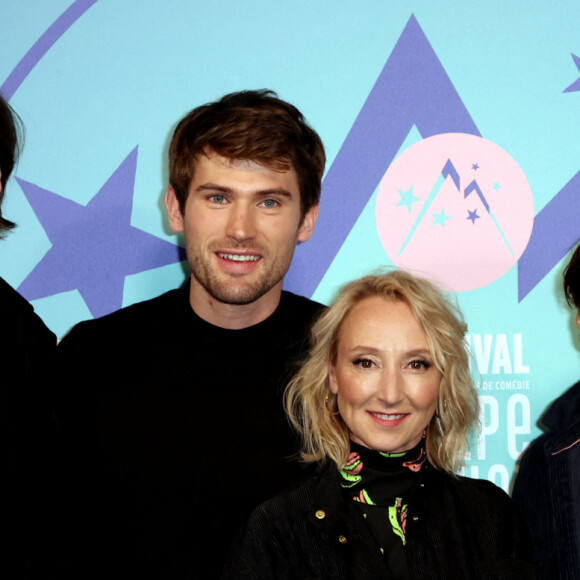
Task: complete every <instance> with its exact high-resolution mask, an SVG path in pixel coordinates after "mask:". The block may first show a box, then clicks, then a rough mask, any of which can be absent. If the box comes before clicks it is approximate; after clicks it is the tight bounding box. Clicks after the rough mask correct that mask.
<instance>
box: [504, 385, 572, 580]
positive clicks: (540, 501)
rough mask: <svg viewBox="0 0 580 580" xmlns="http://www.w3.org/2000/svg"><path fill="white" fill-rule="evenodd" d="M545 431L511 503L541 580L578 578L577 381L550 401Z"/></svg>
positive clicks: (529, 452) (523, 466)
mask: <svg viewBox="0 0 580 580" xmlns="http://www.w3.org/2000/svg"><path fill="white" fill-rule="evenodd" d="M542 423H543V424H544V425H545V427H547V428H548V431H547V432H546V433H544V434H543V435H541V436H540V437H538V438H537V439H535V440H534V441H533V442H532V443H531V444H530V445H529V446H528V448H527V449H526V450H525V451H524V454H523V456H522V458H521V461H520V465H519V470H518V474H517V476H516V480H515V484H514V491H513V499H514V501H515V502H516V503H517V504H518V506H519V508H520V510H521V513H522V517H523V519H524V522H525V524H526V525H527V528H528V530H529V533H530V536H531V539H532V543H533V546H534V557H535V560H536V562H537V564H538V567H539V568H540V570H541V575H540V578H542V580H568V579H573V578H580V530H578V522H580V382H578V383H576V384H575V385H574V386H572V387H571V388H570V389H569V390H568V391H566V392H565V393H564V394H563V395H562V396H560V397H559V398H558V399H556V400H555V401H554V403H552V405H551V406H550V408H549V410H548V411H547V413H546V414H545V415H544V417H543V419H542Z"/></svg>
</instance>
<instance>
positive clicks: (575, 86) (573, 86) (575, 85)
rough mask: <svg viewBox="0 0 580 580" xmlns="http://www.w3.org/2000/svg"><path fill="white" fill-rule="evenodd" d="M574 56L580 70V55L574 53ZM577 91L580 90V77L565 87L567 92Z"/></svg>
mask: <svg viewBox="0 0 580 580" xmlns="http://www.w3.org/2000/svg"><path fill="white" fill-rule="evenodd" d="M572 58H573V59H574V64H576V68H577V69H578V71H579V72H580V57H578V56H576V55H575V54H572ZM575 91H580V79H578V80H577V81H575V82H573V83H572V84H571V85H570V86H569V87H568V88H567V89H564V92H565V93H574V92H575Z"/></svg>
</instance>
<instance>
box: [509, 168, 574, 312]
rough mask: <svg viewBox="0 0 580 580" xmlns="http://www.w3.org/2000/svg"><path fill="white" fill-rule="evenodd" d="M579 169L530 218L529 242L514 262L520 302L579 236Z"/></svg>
mask: <svg viewBox="0 0 580 580" xmlns="http://www.w3.org/2000/svg"><path fill="white" fill-rule="evenodd" d="M578 216H580V171H579V172H578V173H576V175H575V176H574V177H573V178H572V179H571V180H570V181H569V182H568V183H567V184H566V185H565V186H564V187H563V188H562V189H561V190H560V191H559V192H558V193H557V194H556V195H555V196H554V197H553V198H552V199H551V200H550V201H549V202H548V203H547V204H546V206H545V207H544V208H543V209H542V211H540V212H539V213H538V214H537V215H536V217H535V219H534V229H533V230H532V236H531V238H530V242H529V243H528V246H527V248H526V251H525V252H524V253H523V255H522V257H521V258H520V260H519V262H518V300H519V302H521V301H522V300H523V299H524V298H525V297H526V296H527V295H528V294H529V293H530V292H531V291H532V290H533V289H534V288H535V287H536V285H537V284H538V283H539V282H540V281H541V280H542V279H543V278H544V276H545V275H546V274H547V273H548V272H549V271H550V270H551V269H552V268H553V267H554V266H555V265H556V264H557V263H558V262H559V261H560V260H561V259H562V258H563V257H564V256H565V255H566V252H568V251H569V250H570V248H571V247H572V246H573V245H574V244H575V243H576V242H577V241H578V238H580V227H579V226H578Z"/></svg>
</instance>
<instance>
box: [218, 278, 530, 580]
mask: <svg viewBox="0 0 580 580" xmlns="http://www.w3.org/2000/svg"><path fill="white" fill-rule="evenodd" d="M465 331H466V325H465V324H464V323H463V321H462V319H461V314H460V313H459V311H458V310H457V309H456V308H455V307H454V306H453V305H452V304H451V303H450V302H449V301H448V300H447V299H446V298H445V297H444V296H443V295H442V294H441V293H440V292H439V291H438V290H437V289H436V288H435V287H434V286H433V285H432V284H431V283H429V282H428V281H426V280H423V279H420V278H417V277H414V276H412V275H411V274H408V273H405V272H403V271H393V272H390V273H388V274H385V275H382V276H368V277H366V278H363V279H361V280H358V281H355V282H352V283H350V284H349V285H347V286H346V287H345V289H344V290H343V291H342V293H341V294H340V296H339V298H338V300H337V301H336V302H335V304H334V305H333V306H331V307H330V308H329V309H328V310H326V311H325V312H324V314H323V315H322V316H321V318H320V319H319V320H318V322H317V323H316V324H315V325H314V328H313V330H312V339H311V345H312V348H311V350H310V353H309V356H308V359H307V360H306V362H305V363H304V365H303V366H302V368H301V370H300V371H299V373H298V374H297V375H296V376H295V377H294V379H293V380H292V382H291V383H290V385H289V386H288V389H287V392H286V411H287V413H288V416H289V419H290V421H291V423H292V424H293V426H294V427H295V428H296V429H297V430H298V432H299V433H300V435H301V436H302V441H303V447H302V459H303V460H304V461H306V462H310V463H316V464H318V465H319V467H320V469H319V471H318V474H317V475H316V476H314V477H313V478H312V479H310V480H309V481H308V482H306V483H305V484H303V485H302V486H301V487H299V488H297V489H294V490H292V491H289V492H287V493H285V494H284V495H282V496H279V497H277V498H275V499H273V500H270V501H269V502H267V503H265V504H262V505H261V506H260V507H258V508H257V510H256V511H255V512H254V513H253V515H252V517H251V519H250V521H249V523H248V525H247V528H246V529H245V531H244V534H243V536H242V537H241V538H240V541H239V543H238V544H237V545H235V546H234V550H233V552H232V557H231V559H230V561H229V563H228V565H227V567H226V570H225V573H224V577H225V578H239V579H243V578H264V579H266V578H276V579H280V580H283V579H294V578H352V579H358V578H393V579H414V578H417V579H419V578H420V579H423V578H431V579H433V578H442V579H443V578H444V579H448V578H462V579H463V578H508V577H509V578H533V577H534V570H533V566H532V565H531V564H530V561H531V555H530V553H529V550H528V545H527V542H526V541H525V539H524V538H523V537H522V534H521V531H520V523H519V520H518V517H517V515H516V512H515V510H514V507H513V504H512V502H511V500H510V499H509V497H508V496H507V495H506V494H505V493H504V492H503V491H502V490H501V489H499V488H498V487H496V486H495V485H493V484H492V483H490V482H487V481H481V480H474V479H468V478H465V477H460V476H458V475H457V471H458V469H459V468H460V467H461V462H462V459H463V457H464V455H465V448H466V443H467V437H468V434H469V433H470V431H472V430H473V429H474V428H475V426H476V423H477V416H478V407H477V394H476V391H475V388H474V385H473V383H472V380H471V378H470V374H469V362H468V354H467V352H466V349H465V342H464V336H465Z"/></svg>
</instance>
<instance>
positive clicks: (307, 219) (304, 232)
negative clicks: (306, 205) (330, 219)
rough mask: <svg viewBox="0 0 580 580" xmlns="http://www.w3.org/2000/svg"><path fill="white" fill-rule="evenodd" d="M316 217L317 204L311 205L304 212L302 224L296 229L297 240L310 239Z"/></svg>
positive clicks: (304, 240)
mask: <svg viewBox="0 0 580 580" xmlns="http://www.w3.org/2000/svg"><path fill="white" fill-rule="evenodd" d="M317 219H318V204H317V205H313V206H312V207H311V208H310V209H309V210H308V211H307V212H306V213H305V214H304V218H303V219H302V224H300V228H299V229H298V241H299V242H306V241H308V240H309V239H310V236H311V235H312V232H313V231H314V225H315V224H316V220H317Z"/></svg>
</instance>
